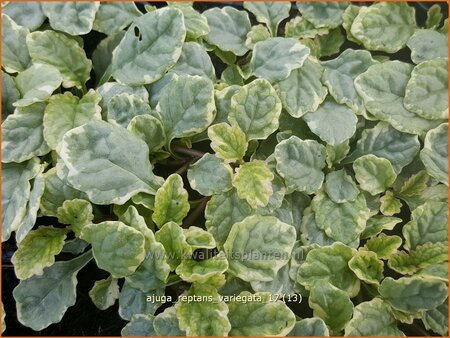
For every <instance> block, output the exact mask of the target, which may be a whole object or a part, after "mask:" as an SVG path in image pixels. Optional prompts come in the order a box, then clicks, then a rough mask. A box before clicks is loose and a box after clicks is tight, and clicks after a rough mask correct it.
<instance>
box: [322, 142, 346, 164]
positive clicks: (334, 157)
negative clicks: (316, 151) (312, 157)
mask: <svg viewBox="0 0 450 338" xmlns="http://www.w3.org/2000/svg"><path fill="white" fill-rule="evenodd" d="M349 151H350V141H349V140H346V141H344V142H342V143H341V144H338V145H336V146H331V145H329V144H327V145H326V146H325V152H326V162H327V167H328V168H329V169H330V168H333V166H336V165H339V164H340V163H341V162H342V160H343V159H344V158H345V157H347V154H348V152H349Z"/></svg>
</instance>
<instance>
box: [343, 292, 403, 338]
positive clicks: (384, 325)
mask: <svg viewBox="0 0 450 338" xmlns="http://www.w3.org/2000/svg"><path fill="white" fill-rule="evenodd" d="M395 322H396V319H395V317H394V315H393V314H392V312H391V309H390V307H389V305H388V304H387V303H386V302H384V301H383V300H381V299H380V298H374V299H372V300H371V301H367V302H363V303H360V304H358V305H357V306H356V307H355V309H354V310H353V318H352V319H351V320H350V322H349V323H348V324H347V326H346V327H345V335H346V336H404V333H403V332H402V331H400V330H399V329H398V328H397V325H396V324H395Z"/></svg>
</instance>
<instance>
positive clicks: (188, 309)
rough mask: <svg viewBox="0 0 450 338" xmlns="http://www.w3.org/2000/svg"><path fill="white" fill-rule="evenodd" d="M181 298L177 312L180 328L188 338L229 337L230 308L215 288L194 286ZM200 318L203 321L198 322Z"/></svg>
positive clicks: (176, 307)
mask: <svg viewBox="0 0 450 338" xmlns="http://www.w3.org/2000/svg"><path fill="white" fill-rule="evenodd" d="M180 297H181V299H180ZM180 297H179V298H178V302H177V303H176V304H175V310H176V314H177V317H178V320H179V327H180V329H181V330H183V331H186V335H187V336H227V335H228V332H230V329H231V325H230V322H229V320H228V318H227V314H228V306H227V304H225V302H224V301H223V300H221V299H220V296H219V294H218V293H217V291H216V290H215V289H214V288H212V287H210V286H206V285H195V284H194V285H193V286H191V288H190V289H189V290H188V291H187V292H185V293H184V294H183V295H181V296H180ZM189 297H191V298H189ZM196 297H198V298H196ZM189 299H197V300H196V301H189ZM199 318H201V319H202V320H198V319H199Z"/></svg>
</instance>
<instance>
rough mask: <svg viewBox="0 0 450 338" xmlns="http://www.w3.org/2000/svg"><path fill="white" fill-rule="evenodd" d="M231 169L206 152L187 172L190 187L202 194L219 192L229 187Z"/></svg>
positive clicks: (208, 194)
mask: <svg viewBox="0 0 450 338" xmlns="http://www.w3.org/2000/svg"><path fill="white" fill-rule="evenodd" d="M232 175H233V170H232V169H231V167H230V166H229V165H228V164H226V163H223V162H222V161H221V160H220V159H219V158H217V157H216V156H214V155H213V154H210V153H206V154H205V155H203V157H202V158H201V159H199V160H198V161H197V162H195V163H194V164H192V165H191V166H190V168H189V170H188V172H187V177H188V180H189V184H190V185H191V188H192V189H194V190H196V191H198V192H199V193H200V194H202V195H203V196H211V195H214V194H220V193H222V192H226V191H228V190H230V189H231V187H232V186H231V178H232Z"/></svg>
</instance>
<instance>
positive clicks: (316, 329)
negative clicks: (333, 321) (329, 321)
mask: <svg viewBox="0 0 450 338" xmlns="http://www.w3.org/2000/svg"><path fill="white" fill-rule="evenodd" d="M288 336H294V337H300V336H302V337H307V336H309V337H311V336H313V337H314V336H315V337H329V336H330V332H329V331H328V327H327V325H326V324H325V322H324V321H323V319H321V318H319V317H312V318H305V319H302V320H300V321H298V322H296V323H295V326H294V328H293V329H292V331H291V332H289V334H288Z"/></svg>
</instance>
